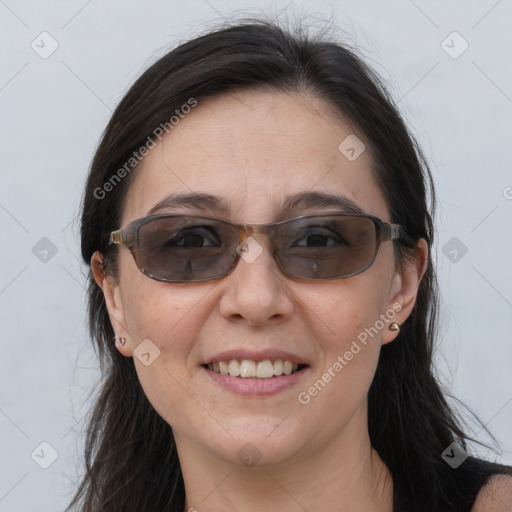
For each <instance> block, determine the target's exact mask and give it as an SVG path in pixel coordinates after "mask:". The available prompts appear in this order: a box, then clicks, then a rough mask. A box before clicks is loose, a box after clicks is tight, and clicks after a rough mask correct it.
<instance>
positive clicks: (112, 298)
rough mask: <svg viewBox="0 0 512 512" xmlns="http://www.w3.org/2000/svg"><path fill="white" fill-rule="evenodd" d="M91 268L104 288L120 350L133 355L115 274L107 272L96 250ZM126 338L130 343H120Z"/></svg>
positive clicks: (124, 353) (95, 277)
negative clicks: (120, 340) (122, 344)
mask: <svg viewBox="0 0 512 512" xmlns="http://www.w3.org/2000/svg"><path fill="white" fill-rule="evenodd" d="M91 270H92V274H93V276H94V280H95V281H96V283H97V284H98V286H99V287H100V288H101V289H102V290H103V295H104V297H105V303H106V305H107V309H108V314H109V317H110V323H111V324H112V327H113V329H114V332H115V333H116V345H117V348H118V350H119V351H120V352H121V353H122V354H123V355H125V356H131V355H132V353H131V352H132V350H131V348H130V343H129V340H130V337H129V333H128V329H127V324H126V316H125V314H124V308H123V302H122V299H121V292H120V289H119V283H118V282H117V280H116V279H114V277H113V276H111V275H108V274H107V273H106V272H105V266H104V264H103V256H102V255H101V253H99V252H98V251H96V252H95V253H94V254H93V255H92V258H91ZM119 338H126V339H127V341H128V343H127V344H126V345H124V346H121V345H119V343H118V341H117V340H118V339H119Z"/></svg>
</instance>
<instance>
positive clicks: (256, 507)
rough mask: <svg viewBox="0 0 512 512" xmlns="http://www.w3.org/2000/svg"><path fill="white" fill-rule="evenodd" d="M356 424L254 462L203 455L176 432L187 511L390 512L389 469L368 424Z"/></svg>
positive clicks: (391, 487) (390, 487)
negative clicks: (282, 455) (304, 448)
mask: <svg viewBox="0 0 512 512" xmlns="http://www.w3.org/2000/svg"><path fill="white" fill-rule="evenodd" d="M355 423H360V422H355ZM364 425H366V423H364ZM360 427H361V425H360V424H358V425H353V426H352V427H351V426H347V429H348V430H352V432H344V433H342V434H341V435H339V436H338V437H337V438H336V439H331V440H330V441H329V442H328V443H326V444H325V445H324V446H316V447H315V449H314V450H312V451H311V453H308V454H307V455H301V456H299V455H296V456H294V457H292V458H291V459H289V460H287V461H286V462H283V463H279V464H269V465H266V466H259V465H258V464H257V465H255V466H253V467H245V466H240V465H234V464H230V463H227V462H225V461H222V460H220V459H218V458H217V457H214V456H212V455H210V454H209V455H206V454H205V452H204V450H202V449H201V448H199V447H197V445H194V444H193V443H191V442H190V441H189V440H187V439H184V438H183V437H181V436H179V435H176V434H175V438H176V443H177V446H178V452H179V454H180V463H181V467H182V472H183V477H184V481H185V490H186V503H185V511H186V512H187V511H191V512H193V511H194V510H196V511H197V512H218V511H219V510H224V511H226V512H231V511H233V512H235V511H239V510H244V512H256V511H261V510H264V509H266V508H270V507H272V508H274V509H275V508H277V509H278V510H279V511H280V512H292V511H294V512H296V511H297V510H308V512H320V511H322V512H325V511H326V510H328V511H331V510H336V511H337V512H348V511H354V510H357V511H358V512H376V511H378V512H392V510H393V482H392V478H391V474H390V472H389V470H388V468H387V467H386V465H385V464H384V462H383V461H382V460H381V458H380V457H379V455H378V453H377V452H376V451H375V450H373V449H372V447H371V445H370V439H369V436H368V433H367V430H366V429H365V428H363V429H362V430H358V429H359V428H360ZM360 432H364V434H360ZM347 434H348V435H347ZM354 435H355V437H354ZM184 454H186V456H184Z"/></svg>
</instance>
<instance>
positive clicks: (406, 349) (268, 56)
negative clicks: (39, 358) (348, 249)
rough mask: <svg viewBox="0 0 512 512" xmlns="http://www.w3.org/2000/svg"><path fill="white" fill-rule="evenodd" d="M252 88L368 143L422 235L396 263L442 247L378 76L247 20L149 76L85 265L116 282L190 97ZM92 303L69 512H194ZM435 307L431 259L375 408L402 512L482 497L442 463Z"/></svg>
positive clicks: (92, 286) (106, 173)
mask: <svg viewBox="0 0 512 512" xmlns="http://www.w3.org/2000/svg"><path fill="white" fill-rule="evenodd" d="M247 88H251V89H254V90H258V89H260V90H263V89H265V90H275V91H285V92H291V93H308V94H312V95H314V96H316V97H318V98H322V99H324V100H326V101H327V102H328V104H330V105H331V106H332V107H333V110H335V111H337V112H338V113H339V114H340V115H342V116H344V117H345V118H348V119H349V120H350V121H351V122H352V123H353V124H354V126H356V127H357V128H358V129H359V130H360V131H361V132H362V133H363V134H364V136H365V137H366V140H368V141H369V144H370V148H371V152H372V155H373V162H372V163H373V168H372V170H373V172H374V174H375V176H376V178H377V180H378V183H379V185H380V187H381V190H382V192H383V194H384V197H385V198H386V201H387V205H388V207H389V210H390V212H391V221H392V222H394V223H397V224H401V225H402V226H404V228H405V230H406V232H407V233H408V234H409V235H410V237H411V240H412V241H411V242H409V243H407V242H404V243H400V244H398V245H397V251H398V261H399V262H400V260H402V261H403V258H407V257H408V255H410V254H412V252H413V251H414V247H415V243H414V242H415V241H417V240H419V239H420V238H424V239H425V240H426V241H427V242H428V244H429V246H430V247H432V244H433V242H434V229H433V221H432V218H433V214H434V211H435V195H434V188H433V184H432V177H431V173H430V171H429V168H428V165H427V162H426V161H425V158H424V157H423V155H422V152H421V150H420V148H419V147H418V145H417V144H416V142H415V140H414V138H413V137H412V136H411V134H410V133H409V132H408V130H407V128H406V126H405V124H404V121H403V120H402V118H401V116H400V114H399V112H398V109H397V108H396V107H395V106H394V102H393V100H392V98H391V97H390V95H389V94H388V93H387V92H386V90H385V88H384V86H383V85H382V82H381V80H380V79H379V77H378V76H376V74H375V73H374V72H373V71H372V70H371V69H370V68H369V67H368V66H367V65H366V64H365V62H364V60H363V59H362V58H361V57H359V56H358V55H357V53H356V51H354V50H352V49H349V48H348V47H346V46H344V45H343V44H340V43H339V42H337V41H334V40H330V39H329V38H327V37H326V36H325V34H323V35H315V36H311V35H307V34H306V33H305V31H304V30H303V29H300V30H289V29H284V28H282V27H280V26H278V25H277V24H276V23H273V22H268V21H262V20H246V21H244V22H237V23H232V24H229V25H228V26H223V27H221V28H218V29H216V30H213V31H210V32H209V33H207V34H206V35H203V36H201V37H198V38H195V39H193V40H191V41H188V42H186V43H184V44H181V45H180V46H178V47H177V48H175V49H173V50H172V51H170V52H169V53H167V54H166V55H164V56H163V57H162V58H160V59H159V60H158V61H157V62H156V63H154V64H153V65H151V66H150V67H149V68H148V69H147V70H146V71H145V72H144V73H143V74H142V75H141V76H140V78H138V79H137V81H136V82H135V83H134V84H133V86H132V87H131V88H130V89H129V91H128V92H127V93H126V95H125V96H124V98H123V99H122V101H121V102H120V103H119V105H118V107H117V108H116V110H115V112H114V114H113V115H112V118H111V120H110V122H109V123H108V126H107V127H106V129H105V132H104V133H103V136H102V139H101V142H100V144H99V147H98V149H97V151H96V154H95V156H94V159H93V161H92V164H91V168H90V173H89V176H88V179H87V184H86V187H85V193H84V196H83V204H82V217H81V247H82V257H83V260H84V262H85V263H86V264H87V265H89V264H90V260H91V256H92V255H93V253H94V252H95V251H99V252H100V253H102V254H103V256H104V258H105V265H106V270H107V271H108V272H111V273H113V274H114V275H115V272H116V265H115V262H116V249H115V248H112V246H109V245H108V239H109V233H110V232H111V231H112V230H114V229H117V228H119V222H120V218H121V213H122V209H123V200H124V198H125V197H126V193H127V189H128V187H129V186H130V183H131V179H132V177H133V176H134V175H135V173H136V172H137V169H136V165H135V166H134V165H133V163H132V164H131V167H129V168H127V167H126V163H127V162H130V158H131V157H132V155H133V153H134V152H136V151H138V150H139V149H140V148H141V147H142V146H144V145H145V144H146V143H147V141H148V137H150V138H151V137H154V130H155V129H156V128H157V127H158V126H161V125H162V124H164V123H166V122H167V121H168V120H169V118H170V116H171V115H173V113H174V112H175V111H176V110H177V109H178V110H179V109H180V108H181V107H182V105H184V104H186V103H187V102H188V101H189V100H190V99H191V98H193V99H194V100H195V101H197V102H201V100H202V99H205V98H211V97H214V96H217V95H221V94H223V93H226V92H227V91H230V90H235V89H247ZM121 168H124V169H125V171H126V172H124V173H121V174H122V179H120V180H117V179H116V180H113V179H112V177H113V175H115V174H116V173H117V176H118V177H119V176H120V174H119V172H118V170H119V169H121ZM127 169H128V170H127ZM106 183H110V184H111V186H110V187H105V184H106ZM107 188H108V192H106V193H103V192H105V190H106V189H107ZM102 191H103V192H102ZM88 301H89V302H88V315H89V329H90V333H91V336H92V339H93V341H94V344H95V348H96V350H97V354H98V357H99V362H100V366H101V370H102V375H103V380H102V384H101V389H100V391H99V393H98V396H97V397H96V398H95V404H94V407H93V408H92V410H91V413H90V418H89V420H88V421H89V422H88V429H87V436H86V441H85V465H86V468H85V475H84V477H83V480H82V481H81V484H80V486H79V489H78V490H77V492H76V495H75V496H74V498H73V500H72V502H71V504H70V505H69V508H68V510H79V511H81V512H120V511H137V512H157V511H158V512H166V511H179V512H182V511H183V507H184V503H185V490H184V484H183V477H182V474H181V469H180V463H179V459H178V454H177V451H176V446H175V443H174V438H173V434H172V430H171V427H170V426H169V425H168V424H167V423H166V422H165V421H164V420H163V419H162V418H161V417H160V416H159V415H158V414H157V412H156V411H155V410H154V409H153V407H152V405H151V404H150V403H149V401H148V399H147V398H146V396H145V394H144V392H143V389H142V388H141V386H140V384H139V381H138V378H137V375H136V372H135V367H134V364H133V360H132V359H131V358H125V357H123V356H122V355H121V354H120V353H119V352H118V350H117V349H116V348H115V345H114V343H113V338H114V331H113V329H112V326H111V324H110V321H109V316H108V313H107V308H106V305H105V300H104V297H103V292H102V290H101V289H100V288H99V286H98V285H97V284H96V283H95V281H94V279H93V277H92V273H91V272H89V288H88ZM437 309H438V290H437V284H436V277H435V272H434V266H433V262H432V259H431V258H430V256H429V262H428V268H427V270H426V274H425V276H424V277H423V279H422V281H421V284H420V286H419V290H418V295H417V301H416V304H415V307H414V309H413V311H412V313H411V315H410V317H409V318H408V319H407V321H406V322H405V323H404V325H403V326H402V328H401V331H400V334H399V336H398V338H397V339H396V340H395V341H393V342H392V343H390V344H387V345H385V346H383V347H382V350H381V355H380V360H379V363H378V367H377V371H376V374H375V377H374V380H373V383H372V385H371V388H370V390H369V397H368V415H369V419H368V423H369V424H368V427H369V434H370V439H371V443H372V445H373V447H374V448H375V449H376V450H377V452H378V453H379V455H380V457H381V458H382V460H383V461H384V462H385V463H386V465H387V466H388V468H389V470H390V471H391V474H392V477H393V483H394V496H395V500H394V501H395V510H407V511H408V512H411V511H420V510H425V511H429V512H432V511H440V510H443V511H448V510H455V508H454V507H455V506H456V505H455V504H456V503H459V504H460V503H462V502H464V500H466V501H467V503H468V504H469V503H470V502H471V500H473V499H474V496H471V495H470V494H471V490H470V483H471V482H475V481H477V480H478V478H483V476H485V475H486V474H487V473H486V472H485V471H484V470H483V469H481V467H480V466H479V465H478V464H477V459H473V458H471V457H470V458H469V459H467V461H466V462H464V463H463V464H462V465H461V466H460V467H459V468H458V469H457V470H454V469H452V468H451V467H450V466H449V465H448V464H447V463H446V462H445V461H444V460H443V459H442V457H441V453H442V452H443V450H445V448H446V447H447V446H448V445H450V443H452V442H454V441H455V442H457V443H458V444H459V445H460V446H461V447H462V448H464V449H466V440H468V439H469V438H468V437H467V436H466V435H465V434H464V432H463V431H462V429H461V427H460V425H459V420H458V419H457V418H456V416H455V413H454V412H453V410H452V409H451V408H450V406H449V405H448V403H447V401H446V399H445V395H444V394H443V392H442V389H441V386H440V384H439V382H438V381H437V380H436V377H435V375H434V371H433V348H434V340H435V338H436V325H437ZM493 468H494V469H495V470H498V469H499V468H498V466H493ZM482 481H483V480H482ZM464 503H466V502H464ZM468 506H469V505H468ZM460 510H461V509H457V512H460Z"/></svg>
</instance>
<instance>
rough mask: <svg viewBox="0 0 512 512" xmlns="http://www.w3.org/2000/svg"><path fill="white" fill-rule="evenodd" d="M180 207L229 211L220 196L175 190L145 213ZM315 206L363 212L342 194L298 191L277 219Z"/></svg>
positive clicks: (349, 211) (283, 207) (281, 210)
mask: <svg viewBox="0 0 512 512" xmlns="http://www.w3.org/2000/svg"><path fill="white" fill-rule="evenodd" d="M180 207H185V208H196V209H199V210H204V211H207V210H213V211H215V212H218V213H223V214H228V213H229V212H230V207H229V204H228V203H227V202H226V200H225V199H224V198H222V197H220V196H215V195H212V194H206V193H203V192H175V193H173V194H170V195H168V196H167V197H164V198H163V199H162V200H161V201H159V202H158V203H157V204H155V206H153V207H152V208H151V209H150V210H149V211H148V213H147V215H153V214H155V213H158V212H160V211H161V210H167V209H173V208H180ZM315 208H330V209H333V210H336V211H342V212H347V213H364V212H363V210H362V209H361V208H360V207H359V206H358V205H357V204H356V203H354V202H353V201H351V200H350V199H348V198H346V197H344V196H340V195H337V194H329V193H326V192H300V193H298V194H294V195H292V196H287V197H286V198H285V200H284V201H283V203H282V205H281V208H280V219H278V220H281V219H285V218H288V217H289V216H290V215H292V214H296V213H297V211H299V212H302V211H304V210H308V209H315Z"/></svg>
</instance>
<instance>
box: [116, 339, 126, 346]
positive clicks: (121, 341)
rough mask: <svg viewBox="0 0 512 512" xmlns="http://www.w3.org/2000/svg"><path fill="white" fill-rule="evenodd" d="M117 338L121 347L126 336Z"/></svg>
mask: <svg viewBox="0 0 512 512" xmlns="http://www.w3.org/2000/svg"><path fill="white" fill-rule="evenodd" d="M118 339H119V345H121V347H122V346H123V345H124V344H125V343H126V338H118Z"/></svg>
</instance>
